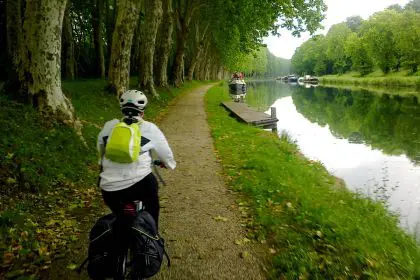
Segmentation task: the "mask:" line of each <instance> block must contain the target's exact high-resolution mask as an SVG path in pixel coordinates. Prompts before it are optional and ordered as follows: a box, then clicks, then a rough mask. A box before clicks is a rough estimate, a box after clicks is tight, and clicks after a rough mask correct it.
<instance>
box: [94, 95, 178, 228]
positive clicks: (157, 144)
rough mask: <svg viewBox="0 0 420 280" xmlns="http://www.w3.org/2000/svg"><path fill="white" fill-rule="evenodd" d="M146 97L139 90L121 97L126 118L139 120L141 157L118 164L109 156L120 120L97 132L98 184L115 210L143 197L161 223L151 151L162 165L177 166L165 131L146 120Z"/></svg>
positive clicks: (103, 195)
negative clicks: (109, 141) (107, 151)
mask: <svg viewBox="0 0 420 280" xmlns="http://www.w3.org/2000/svg"><path fill="white" fill-rule="evenodd" d="M146 106H147V97H146V95H144V93H143V92H141V91H138V90H128V91H126V92H124V93H123V94H122V95H121V97H120V107H121V111H122V114H123V120H124V121H126V122H129V124H130V123H133V122H134V123H138V125H139V128H140V132H141V143H140V146H141V149H140V155H139V157H138V159H137V160H136V161H134V162H132V163H118V162H113V161H111V160H109V159H107V158H106V157H105V156H104V154H105V146H106V142H107V139H108V137H109V135H110V134H111V132H112V129H113V128H114V126H115V125H116V124H118V123H119V122H120V120H117V119H114V120H111V121H108V122H107V123H105V125H104V127H103V129H102V131H101V132H100V133H99V135H98V145H97V147H98V151H99V156H100V165H101V173H100V178H99V186H100V187H101V190H102V197H103V199H104V202H105V203H106V205H107V206H108V207H109V208H110V209H111V210H112V212H114V213H116V212H118V211H119V210H120V207H121V205H122V204H123V203H127V202H132V201H134V200H141V201H142V202H143V205H144V207H145V209H146V211H148V212H149V213H150V214H151V215H152V217H153V218H154V219H155V222H156V227H158V223H159V208H160V207H159V196H158V182H157V180H156V178H155V176H154V175H153V173H152V157H151V152H152V151H153V152H155V154H156V155H157V156H158V158H159V160H160V161H161V162H162V165H161V167H165V168H171V169H174V168H175V167H176V162H175V160H174V156H173V153H172V150H171V148H170V147H169V144H168V142H167V140H166V138H165V136H164V135H163V133H162V131H161V130H160V129H159V128H158V127H157V126H156V125H155V124H153V123H151V122H148V121H145V120H144V119H143V117H144V110H145V108H146Z"/></svg>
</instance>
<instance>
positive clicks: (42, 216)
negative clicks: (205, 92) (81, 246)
mask: <svg viewBox="0 0 420 280" xmlns="http://www.w3.org/2000/svg"><path fill="white" fill-rule="evenodd" d="M201 84H202V83H199V82H191V83H186V84H185V85H184V87H182V88H181V89H176V88H171V89H170V91H168V90H158V92H159V93H160V96H161V98H160V99H159V100H155V99H153V98H152V99H151V100H150V103H149V104H150V106H149V107H148V109H147V111H146V116H145V118H146V119H147V120H151V121H158V119H159V118H160V117H161V116H162V115H164V113H165V112H166V109H167V107H168V105H169V104H170V103H171V101H172V100H173V99H174V98H177V96H180V95H181V94H182V93H184V92H187V91H189V90H191V89H192V88H194V87H197V86H199V85H201ZM105 85H106V81H105V80H83V81H71V82H64V83H63V89H64V91H65V92H66V94H67V96H69V97H70V98H71V101H72V103H73V105H74V107H75V110H76V114H77V116H78V117H79V118H80V119H81V121H82V123H83V125H84V126H83V131H82V132H83V136H84V138H85V139H86V142H87V144H88V147H85V146H84V145H82V143H81V141H80V138H79V137H78V136H77V135H76V133H75V132H74V131H73V129H71V128H69V127H66V126H59V125H52V124H49V122H48V121H46V120H42V119H41V118H40V116H39V115H38V113H37V112H36V111H35V110H34V109H33V108H31V107H30V106H27V105H23V104H20V103H16V102H14V101H11V100H10V99H9V98H8V97H7V96H5V95H0V127H1V128H2V129H1V130H0V158H1V163H0V196H1V200H0V279H3V278H15V277H18V276H21V275H33V277H34V278H35V277H36V275H38V274H39V273H40V272H41V271H43V270H46V269H48V268H49V266H50V265H51V264H52V263H53V262H55V261H56V260H57V259H60V258H66V256H67V254H69V253H70V251H69V250H70V249H71V248H72V244H74V243H77V242H78V240H79V239H80V238H82V236H83V238H86V235H87V234H88V230H89V228H90V226H91V225H92V222H93V221H94V220H95V219H96V218H97V217H98V216H99V215H100V214H101V213H102V212H103V209H104V207H103V204H102V201H101V198H100V197H101V196H100V194H99V192H98V189H97V188H96V180H97V175H98V171H99V170H98V166H97V154H96V137H97V134H98V132H99V130H100V128H101V127H102V126H103V124H104V122H105V121H107V120H109V119H112V118H115V117H120V110H119V106H118V102H117V99H116V97H115V96H113V95H111V94H109V93H106V92H104V88H105ZM79 242H80V241H79ZM73 249H74V248H73ZM66 265H67V264H66ZM63 269H67V268H66V266H65V267H64V268H63ZM69 269H74V265H70V267H69Z"/></svg>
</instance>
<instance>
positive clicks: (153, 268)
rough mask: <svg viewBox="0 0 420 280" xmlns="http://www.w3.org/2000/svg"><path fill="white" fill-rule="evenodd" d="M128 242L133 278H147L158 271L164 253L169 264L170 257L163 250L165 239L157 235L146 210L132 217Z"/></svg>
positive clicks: (154, 225)
mask: <svg viewBox="0 0 420 280" xmlns="http://www.w3.org/2000/svg"><path fill="white" fill-rule="evenodd" d="M129 244H130V251H131V256H132V273H133V275H134V276H135V277H134V279H137V278H148V277H152V276H153V275H155V274H156V273H158V272H159V271H160V267H161V264H162V261H163V256H164V255H165V256H166V258H167V260H168V266H170V259H169V256H168V254H167V253H166V251H165V241H164V240H163V238H162V237H160V236H159V233H158V232H157V229H156V223H155V221H154V219H153V217H152V216H151V215H150V214H149V213H148V212H146V211H143V212H141V213H139V215H137V217H135V218H134V220H133V223H132V225H131V230H130V243H129Z"/></svg>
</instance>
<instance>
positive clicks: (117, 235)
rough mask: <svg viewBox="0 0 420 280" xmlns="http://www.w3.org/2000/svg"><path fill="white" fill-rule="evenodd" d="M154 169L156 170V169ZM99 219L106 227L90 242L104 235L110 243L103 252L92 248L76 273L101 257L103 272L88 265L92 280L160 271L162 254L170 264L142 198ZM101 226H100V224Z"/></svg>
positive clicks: (138, 279)
mask: <svg viewBox="0 0 420 280" xmlns="http://www.w3.org/2000/svg"><path fill="white" fill-rule="evenodd" d="M153 165H156V166H161V167H164V165H163V164H162V162H160V161H158V160H155V161H153ZM155 171H156V172H157V170H155ZM101 220H102V221H106V222H105V224H107V225H109V226H106V228H104V230H101V231H100V232H99V233H98V232H97V231H96V232H95V234H94V237H93V238H94V239H93V240H92V239H90V240H91V243H90V244H92V243H93V242H98V241H96V240H98V239H99V238H101V237H102V236H103V238H106V239H103V240H107V241H106V243H105V244H110V245H109V246H106V247H107V249H106V252H105V253H102V252H99V253H98V252H97V251H92V252H95V254H93V255H92V256H93V258H90V257H89V256H91V255H90V254H89V256H88V258H87V259H86V260H85V261H84V262H83V264H82V265H81V266H80V267H79V269H78V272H79V274H80V273H81V270H82V268H83V267H84V265H85V264H86V263H87V262H88V261H89V264H90V263H91V262H92V261H93V262H94V263H95V261H97V260H100V263H101V262H102V263H104V262H105V263H106V264H107V265H106V266H105V269H104V271H106V272H104V273H100V272H99V273H97V272H96V271H98V270H97V269H94V270H93V271H94V272H92V270H89V265H88V272H89V276H90V277H91V279H108V278H112V279H114V280H123V279H133V280H134V279H136V280H143V279H146V278H148V277H151V276H153V275H154V274H156V273H157V272H159V270H160V266H161V263H162V261H163V256H166V258H167V260H168V266H170V259H169V256H168V254H167V253H166V251H165V249H164V240H163V238H161V237H160V236H159V234H158V232H157V229H156V224H155V221H154V219H153V217H152V216H151V215H150V214H149V213H148V212H147V211H146V210H145V209H144V207H143V202H142V201H141V200H134V201H130V202H124V203H121V204H120V207H119V210H118V211H117V212H114V213H112V214H108V215H106V216H104V217H102V218H100V219H99V220H98V222H97V223H99V221H101ZM94 228H95V227H94ZM100 228H101V229H103V227H100ZM92 230H93V229H92ZM91 235H92V231H91ZM90 238H91V237H90ZM99 242H101V241H99ZM99 244H103V243H99ZM95 248H96V247H95ZM89 252H90V247H89ZM96 263H98V262H96ZM96 263H95V264H96ZM95 267H97V266H95ZM130 268H131V269H130ZM99 271H100V270H99ZM91 272H92V274H91Z"/></svg>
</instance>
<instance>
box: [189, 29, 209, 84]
mask: <svg viewBox="0 0 420 280" xmlns="http://www.w3.org/2000/svg"><path fill="white" fill-rule="evenodd" d="M208 27H209V26H208V25H207V26H206V27H205V28H204V30H203V31H202V34H201V36H200V34H199V32H200V27H199V25H198V24H197V25H196V36H195V44H196V51H195V55H194V56H193V57H192V59H191V63H190V67H189V68H188V74H187V79H188V80H189V81H192V80H193V77H194V71H195V68H196V67H197V63H198V60H199V59H200V57H201V56H202V55H203V53H204V50H205V49H206V46H207V44H208V43H209V42H210V41H209V40H206V41H205V39H206V35H207V29H208Z"/></svg>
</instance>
